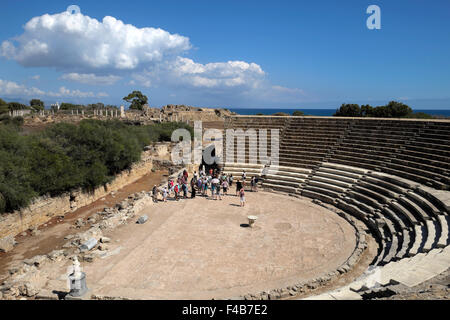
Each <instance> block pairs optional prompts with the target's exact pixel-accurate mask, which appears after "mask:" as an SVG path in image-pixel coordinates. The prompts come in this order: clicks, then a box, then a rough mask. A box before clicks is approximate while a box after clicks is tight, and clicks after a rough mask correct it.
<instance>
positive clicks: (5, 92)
mask: <svg viewBox="0 0 450 320" xmlns="http://www.w3.org/2000/svg"><path fill="white" fill-rule="evenodd" d="M0 95H2V96H14V95H20V96H26V97H36V96H48V97H72V98H104V97H108V96H109V95H108V94H107V93H105V92H99V93H93V92H84V91H80V90H70V89H67V88H65V87H60V88H59V91H57V92H52V91H50V92H45V91H42V90H40V89H38V88H35V87H31V88H28V87H26V86H24V85H22V84H18V83H16V82H13V81H7V80H2V79H0Z"/></svg>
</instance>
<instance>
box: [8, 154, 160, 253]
mask: <svg viewBox="0 0 450 320" xmlns="http://www.w3.org/2000/svg"><path fill="white" fill-rule="evenodd" d="M152 155H153V153H152V150H149V151H145V152H143V154H142V157H141V161H140V162H138V163H136V164H134V165H133V166H132V168H131V169H130V170H127V171H124V172H122V173H121V174H119V175H117V176H116V178H115V179H114V181H112V182H111V183H109V184H107V185H106V186H102V187H99V188H97V189H96V190H95V191H94V192H92V193H85V192H82V191H81V190H78V191H74V192H71V193H65V194H63V195H60V196H58V197H40V198H37V199H35V201H34V202H33V203H32V204H31V205H30V206H28V207H27V208H24V209H22V210H20V211H16V212H14V213H12V214H6V215H3V216H1V217H0V244H2V245H1V246H2V247H3V251H9V250H11V248H12V246H13V245H14V236H16V235H18V234H20V233H22V232H24V231H26V230H28V229H34V228H36V227H38V226H40V225H42V224H44V223H46V222H47V221H49V220H50V219H51V218H52V217H55V216H64V215H65V214H67V213H70V212H73V211H75V210H76V209H78V208H80V207H83V206H86V205H89V204H91V203H92V202H94V201H97V200H98V199H100V198H102V197H104V196H105V195H107V194H108V193H110V192H111V191H116V190H119V189H121V188H123V187H124V186H126V185H128V184H130V183H132V182H134V181H136V180H138V179H140V178H141V177H143V176H144V175H145V174H147V173H149V172H150V171H151V169H152V168H153V162H152ZM0 250H2V248H0Z"/></svg>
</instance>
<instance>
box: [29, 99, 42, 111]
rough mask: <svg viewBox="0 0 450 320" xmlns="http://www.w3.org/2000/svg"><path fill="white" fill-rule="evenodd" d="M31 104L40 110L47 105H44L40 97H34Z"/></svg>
mask: <svg viewBox="0 0 450 320" xmlns="http://www.w3.org/2000/svg"><path fill="white" fill-rule="evenodd" d="M30 106H31V107H32V108H33V109H35V110H37V111H39V110H44V108H45V106H44V102H43V101H41V100H39V99H33V100H31V101H30Z"/></svg>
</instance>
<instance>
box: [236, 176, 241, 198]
mask: <svg viewBox="0 0 450 320" xmlns="http://www.w3.org/2000/svg"><path fill="white" fill-rule="evenodd" d="M242 187H243V186H242V183H241V181H240V180H238V181H236V197H237V196H238V194H239V192H240V190H241V189H242Z"/></svg>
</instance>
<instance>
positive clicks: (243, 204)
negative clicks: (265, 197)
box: [239, 188, 245, 207]
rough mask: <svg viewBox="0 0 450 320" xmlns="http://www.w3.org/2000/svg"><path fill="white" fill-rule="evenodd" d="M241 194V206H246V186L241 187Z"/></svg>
mask: <svg viewBox="0 0 450 320" xmlns="http://www.w3.org/2000/svg"><path fill="white" fill-rule="evenodd" d="M239 196H240V198H241V207H244V206H245V190H244V188H241V190H239Z"/></svg>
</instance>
